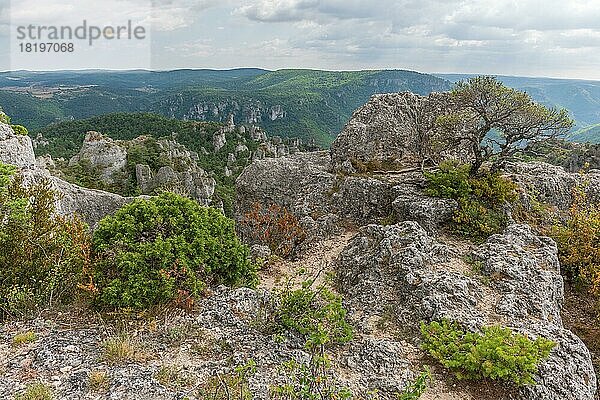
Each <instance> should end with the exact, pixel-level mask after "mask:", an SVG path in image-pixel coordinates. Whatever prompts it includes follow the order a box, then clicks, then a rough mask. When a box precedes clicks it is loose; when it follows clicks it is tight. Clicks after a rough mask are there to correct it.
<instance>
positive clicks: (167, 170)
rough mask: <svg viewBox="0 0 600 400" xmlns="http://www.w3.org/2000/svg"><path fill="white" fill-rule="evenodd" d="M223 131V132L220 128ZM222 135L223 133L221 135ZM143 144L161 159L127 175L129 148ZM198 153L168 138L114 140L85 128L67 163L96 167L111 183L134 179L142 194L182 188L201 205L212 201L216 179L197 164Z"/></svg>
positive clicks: (101, 177) (139, 165)
mask: <svg viewBox="0 0 600 400" xmlns="http://www.w3.org/2000/svg"><path fill="white" fill-rule="evenodd" d="M222 134H223V135H225V133H224V132H222ZM223 137H224V136H223ZM140 147H146V148H147V149H149V150H148V151H156V152H157V154H155V156H156V157H155V158H156V159H158V160H160V163H161V164H162V165H160V166H159V167H158V168H156V170H152V168H151V167H150V166H149V165H146V164H137V165H135V176H133V177H130V174H131V172H130V171H129V170H127V160H128V155H129V153H130V152H131V149H132V148H135V149H139V148H140ZM198 159H199V157H198V154H197V153H195V152H193V151H189V150H188V149H187V148H186V147H185V146H183V145H181V144H179V143H177V142H176V141H173V140H170V139H159V140H155V139H153V138H151V137H147V136H140V137H138V138H136V139H133V140H130V141H122V140H113V139H111V138H109V137H107V136H104V135H102V134H99V133H97V132H88V134H87V135H86V137H85V141H84V143H83V146H82V148H81V151H80V152H79V153H78V154H77V155H75V156H74V157H73V158H71V160H70V162H69V165H70V166H74V165H76V164H80V163H85V164H86V165H87V166H88V167H89V168H91V169H92V170H94V171H98V172H99V174H100V179H102V181H103V182H104V183H105V184H106V185H108V186H110V185H113V184H116V185H119V184H121V186H126V185H123V180H129V179H133V180H135V182H136V183H137V186H138V187H139V188H140V191H141V193H142V194H146V195H151V194H154V193H156V191H157V190H161V189H170V190H176V191H181V192H182V193H185V194H187V195H189V196H190V197H192V198H193V199H196V200H197V201H198V202H200V203H201V204H203V205H209V204H211V201H212V197H213V195H214V191H215V186H216V182H215V180H214V178H212V177H210V176H209V175H208V173H207V172H206V171H204V170H203V169H202V168H200V167H199V166H198V163H197V162H198Z"/></svg>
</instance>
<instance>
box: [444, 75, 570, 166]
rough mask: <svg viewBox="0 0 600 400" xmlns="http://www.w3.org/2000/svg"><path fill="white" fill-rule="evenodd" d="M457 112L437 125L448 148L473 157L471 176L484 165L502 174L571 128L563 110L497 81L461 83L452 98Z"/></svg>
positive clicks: (491, 79)
mask: <svg viewBox="0 0 600 400" xmlns="http://www.w3.org/2000/svg"><path fill="white" fill-rule="evenodd" d="M450 95H451V98H452V100H453V101H454V102H455V105H456V108H453V109H452V111H450V112H449V113H446V114H444V115H442V116H440V117H438V118H437V120H436V125H437V127H438V128H439V129H440V130H441V132H442V133H443V135H444V136H445V137H446V140H447V142H448V143H452V145H455V146H461V147H464V146H465V145H466V146H467V148H469V149H470V150H471V151H472V155H471V157H472V162H471V174H473V175H474V174H476V173H477V172H478V171H479V169H480V168H481V166H482V164H483V163H484V162H486V161H488V160H489V161H491V162H492V165H491V170H492V171H497V170H499V169H502V167H503V166H504V164H505V163H506V162H507V161H509V160H511V159H513V158H514V157H515V155H517V154H518V153H522V152H525V151H527V149H528V148H529V147H531V146H532V145H534V144H537V143H540V142H542V141H546V140H549V139H552V138H555V137H558V136H561V135H563V134H565V133H567V132H568V131H569V130H570V129H571V127H572V126H573V121H572V120H571V118H569V115H568V112H567V111H566V110H564V109H560V110H559V109H556V108H547V107H545V106H543V105H541V104H538V103H536V102H534V101H533V100H532V99H531V97H530V96H529V95H528V94H527V93H524V92H520V91H517V90H515V89H512V88H509V87H506V86H504V85H503V84H502V82H500V81H498V80H497V79H496V78H494V77H489V76H479V77H475V78H471V79H469V80H467V81H463V82H459V83H458V84H457V85H456V87H455V88H454V89H453V90H452V91H451V93H450Z"/></svg>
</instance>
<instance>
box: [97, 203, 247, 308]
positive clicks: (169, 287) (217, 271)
mask: <svg viewBox="0 0 600 400" xmlns="http://www.w3.org/2000/svg"><path fill="white" fill-rule="evenodd" d="M93 245H94V253H95V260H96V268H95V274H94V277H95V284H96V288H97V291H98V296H97V300H98V302H99V304H102V305H106V306H112V307H131V308H136V309H142V308H146V307H149V306H151V305H154V304H161V303H167V302H173V301H176V300H177V301H179V302H180V303H181V302H186V303H187V302H188V301H189V300H190V299H193V298H194V297H196V296H198V295H199V294H200V293H201V291H202V290H203V289H204V288H205V286H206V284H219V283H223V284H226V285H253V284H255V283H256V268H255V265H254V264H253V263H252V262H251V261H250V251H249V249H248V247H247V246H245V245H243V244H242V243H240V241H239V240H238V238H237V237H236V234H235V229H234V224H233V221H232V220H231V219H229V218H227V217H225V216H223V215H222V214H221V213H220V212H219V211H218V210H216V209H213V208H208V207H203V206H201V205H200V204H198V203H197V202H195V201H193V200H191V199H188V198H185V197H182V196H179V195H176V194H173V193H168V192H165V193H162V194H161V195H159V196H156V197H153V198H151V199H137V200H135V201H134V202H132V203H130V204H128V205H126V206H124V207H123V208H121V209H120V210H119V211H117V212H116V213H115V214H114V215H112V216H108V217H106V218H104V219H103V220H102V221H100V223H99V226H98V229H97V230H96V231H95V232H94V237H93Z"/></svg>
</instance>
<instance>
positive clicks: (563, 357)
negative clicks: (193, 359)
mask: <svg viewBox="0 0 600 400" xmlns="http://www.w3.org/2000/svg"><path fill="white" fill-rule="evenodd" d="M472 257H473V259H475V260H477V262H479V263H481V265H482V267H481V269H480V271H473V270H472V269H471V267H470V266H469V265H468V264H466V263H465V262H464V260H463V259H462V257H461V255H460V254H459V253H457V252H456V251H455V250H454V249H451V248H449V247H448V246H446V245H443V244H440V243H438V242H437V241H436V240H434V239H432V238H431V237H429V236H428V235H427V233H426V232H425V230H423V229H422V228H421V227H420V226H419V225H418V224H417V223H415V222H403V223H399V224H396V225H392V226H385V227H384V226H378V225H369V226H366V227H363V228H361V229H360V231H359V233H358V234H357V235H356V237H355V238H354V239H353V240H352V241H351V242H350V243H349V245H348V246H347V247H346V248H345V249H344V250H343V251H342V253H341V254H340V257H339V259H338V262H337V265H336V270H337V277H338V282H339V286H340V289H341V291H342V293H343V294H344V295H345V298H346V299H347V300H346V301H347V303H348V306H349V308H350V315H351V317H352V318H353V319H354V320H355V321H356V323H357V324H358V325H359V326H360V327H361V328H362V329H364V330H365V331H369V330H371V329H374V326H375V325H376V324H377V321H380V320H381V318H383V317H384V316H386V315H387V316H388V318H389V314H390V309H389V308H390V307H391V312H392V314H393V315H394V320H395V322H396V323H397V325H398V326H401V327H402V331H403V332H404V333H405V335H406V337H405V339H406V340H408V341H417V342H418V339H417V338H418V336H419V335H418V326H419V323H420V321H422V320H424V321H431V320H441V319H449V320H454V321H457V322H459V323H461V324H462V325H464V326H465V327H467V328H468V329H471V330H477V329H479V328H480V327H482V326H485V325H502V326H508V327H511V328H513V329H514V330H515V331H518V332H521V333H523V334H525V335H527V336H529V337H531V338H535V337H537V336H539V335H543V336H544V337H547V338H548V339H551V340H553V341H555V342H556V343H557V346H556V347H555V349H553V350H552V352H551V354H550V357H549V358H548V359H547V360H546V361H544V362H543V363H542V365H541V367H540V370H539V374H538V376H537V378H536V381H537V382H538V384H537V385H535V386H533V387H525V388H524V389H522V390H521V391H520V394H519V398H520V399H527V400H534V399H541V398H543V399H549V400H559V399H573V400H575V399H578V400H582V399H590V400H591V399H593V398H594V394H595V392H596V376H595V374H594V370H593V367H592V363H591V357H590V354H589V351H588V350H587V348H586V347H585V345H584V344H583V343H582V342H581V340H580V339H579V338H577V337H576V336H575V335H574V334H573V333H571V332H570V331H568V330H565V329H564V328H563V325H562V320H561V317H560V307H561V304H562V301H563V282H562V277H561V276H560V271H559V265H558V259H557V250H556V245H555V244H554V242H553V241H552V240H551V239H549V238H545V237H539V236H536V235H535V234H533V233H532V231H531V229H530V228H529V227H527V226H524V225H512V226H510V227H509V228H507V230H506V231H505V232H504V233H503V234H501V235H494V236H492V237H491V238H490V239H489V240H488V242H487V243H485V244H483V245H482V246H480V247H479V248H477V249H476V250H475V251H474V252H473V254H472ZM416 344H418V343H416Z"/></svg>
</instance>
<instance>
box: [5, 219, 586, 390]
mask: <svg viewBox="0 0 600 400" xmlns="http://www.w3.org/2000/svg"><path fill="white" fill-rule="evenodd" d="M444 241H446V243H444ZM492 246H495V247H493V252H490V250H491V248H492ZM464 251H467V252H471V253H472V254H477V255H479V256H480V257H481V258H482V259H483V260H485V264H484V267H483V268H482V269H481V270H477V269H474V268H473V266H472V265H469V264H468V263H467V262H465V261H464V260H465V258H464V255H465V254H463V252H464ZM520 260H521V261H520ZM525 260H535V263H536V264H535V266H534V267H535V268H533V270H532V269H530V268H528V261H525ZM322 268H324V269H325V270H326V271H332V272H336V273H337V274H338V276H339V282H338V290H339V291H340V292H341V293H342V294H343V295H344V297H345V298H346V299H347V301H346V302H345V305H346V307H347V308H348V310H349V312H350V314H349V316H350V320H351V321H352V324H353V325H354V327H355V330H356V335H355V338H354V340H353V341H352V342H350V343H349V344H347V345H345V346H342V347H339V348H336V349H335V350H333V355H334V360H335V365H336V374H337V375H338V377H339V380H340V383H341V384H344V385H346V386H348V387H350V388H351V389H353V391H354V393H356V394H357V395H358V396H359V398H366V393H367V392H368V391H369V390H372V389H378V390H379V391H380V394H381V395H382V396H383V398H390V399H391V398H393V394H394V393H395V392H398V391H400V390H402V389H403V388H404V387H405V386H406V385H407V384H408V383H410V382H411V381H412V380H413V379H415V377H416V376H417V374H418V372H419V370H420V369H421V368H422V366H423V365H432V366H433V380H432V384H431V387H430V388H429V389H428V390H427V392H426V393H425V395H424V396H423V398H424V399H440V400H446V399H447V400H450V399H473V400H474V399H484V400H485V399H490V400H491V399H539V398H544V399H586V398H589V399H591V398H593V393H594V392H595V375H594V372H593V370H592V369H591V362H590V356H589V353H588V351H587V349H586V348H585V346H584V345H583V344H582V343H581V341H580V340H579V339H578V338H577V337H575V335H573V334H572V333H571V332H569V331H567V330H565V329H563V328H562V324H561V322H560V321H561V318H560V313H559V310H560V308H559V307H560V304H561V301H562V279H561V278H560V275H559V274H558V272H557V271H556V249H555V246H553V244H552V243H550V242H548V241H547V240H545V239H543V238H538V237H537V236H535V235H533V234H531V232H530V231H529V230H528V229H527V228H526V227H523V226H519V225H515V226H513V227H511V228H509V230H507V233H505V234H504V235H498V236H497V237H493V238H491V239H490V241H489V242H488V243H487V244H484V245H481V246H478V247H474V246H472V245H470V244H468V243H466V242H458V241H456V239H440V241H437V240H435V239H432V238H431V237H429V236H428V235H427V233H426V232H425V231H424V230H422V229H421V228H420V227H419V226H418V225H416V224H415V223H409V222H406V223H400V224H397V225H391V226H386V227H383V226H377V225H371V226H368V227H365V228H361V230H360V231H359V232H352V231H350V232H344V233H342V234H341V235H339V236H338V235H336V236H333V237H331V238H329V239H327V240H324V241H322V242H318V243H315V244H314V245H313V246H312V248H311V251H308V252H305V253H304V254H303V255H302V256H301V257H299V258H298V259H297V260H295V261H279V262H275V263H273V264H271V265H269V267H268V269H267V270H265V271H262V273H261V274H262V284H261V287H260V288H259V289H258V290H251V289H228V288H225V287H219V288H216V289H215V290H214V291H212V292H210V293H207V296H206V297H205V298H203V299H201V300H200V301H199V302H198V303H197V304H196V306H195V307H194V308H193V309H192V310H190V311H189V312H186V311H183V310H177V309H164V310H153V312H151V313H148V314H146V315H135V316H134V315H129V316H126V315H122V314H121V315H120V314H115V315H111V314H92V315H90V313H89V310H86V309H82V310H81V311H80V313H78V312H76V311H68V312H65V313H64V314H56V313H54V314H49V313H46V314H42V315H41V316H40V317H39V318H37V319H35V320H32V321H27V322H9V323H6V324H4V325H3V327H2V328H1V330H0V336H1V338H2V340H1V341H0V343H1V344H0V360H2V361H0V372H1V374H2V375H1V377H0V397H2V398H12V397H13V396H14V395H15V394H16V393H19V392H20V391H22V390H23V389H24V388H25V386H26V385H27V384H28V383H31V382H38V381H39V382H44V383H47V384H49V385H51V386H52V387H53V388H54V390H55V393H56V394H57V396H56V398H60V399H178V398H180V399H182V398H185V397H188V398H190V399H193V398H202V397H197V396H198V393H199V392H198V390H199V389H200V388H202V387H203V385H204V384H205V382H206V380H207V379H208V378H209V377H210V376H213V375H214V374H216V373H219V372H225V371H228V370H230V369H231V368H232V367H234V366H236V365H240V364H243V363H244V362H245V361H247V360H248V359H253V360H255V361H256V363H257V368H258V369H257V373H256V375H254V376H253V377H252V378H251V379H250V381H249V383H250V387H251V389H252V391H253V393H255V398H267V397H268V394H267V393H268V389H269V387H270V385H272V384H273V383H274V382H277V380H278V379H282V377H281V375H280V373H279V372H278V367H279V366H280V364H281V363H282V362H284V361H286V360H288V359H290V358H296V359H300V360H302V359H306V358H308V354H307V353H305V351H304V348H303V342H302V340H300V339H299V338H298V337H295V336H294V335H291V334H290V335H288V336H286V338H285V340H283V341H281V340H280V339H277V338H276V337H275V335H273V334H271V333H269V332H265V331H264V330H263V329H261V327H263V326H264V323H265V321H266V320H268V317H266V315H265V312H267V313H268V308H265V307H264V305H265V304H267V303H268V298H269V296H270V295H269V291H270V290H272V289H273V288H277V287H278V285H279V284H280V283H281V282H285V281H286V280H287V279H288V278H291V279H296V280H298V279H302V278H303V277H310V276H312V275H314V274H315V273H317V272H318V271H319V270H321V269H322ZM524 282H531V283H532V284H531V285H529V284H527V285H525V284H524ZM443 317H448V318H450V317H452V318H453V319H458V320H461V321H463V322H464V323H466V324H469V323H472V324H476V325H480V324H482V323H500V324H502V325H510V326H514V327H515V328H517V329H519V330H520V331H522V332H526V333H528V334H530V335H533V336H535V335H536V334H544V335H545V336H547V337H551V338H552V339H554V340H556V341H557V342H558V343H559V346H558V348H557V349H555V350H554V351H553V353H552V355H551V357H550V359H549V360H548V361H546V362H545V363H544V365H543V366H542V368H541V370H540V377H539V381H540V382H543V383H542V385H538V386H535V387H531V388H527V389H525V390H521V391H516V390H515V389H511V388H510V387H505V386H502V385H498V384H492V383H490V382H483V383H480V384H474V383H471V382H469V383H467V382H461V381H456V380H455V379H454V378H453V377H452V376H450V375H449V374H448V373H447V372H445V371H444V370H443V369H441V368H437V367H435V362H434V361H433V360H431V359H428V357H427V356H426V355H425V353H424V352H422V351H421V350H420V349H419V347H418V345H419V341H418V335H417V334H416V333H415V329H416V327H417V326H416V324H417V323H418V321H420V320H421V319H426V318H429V319H439V318H443ZM24 332H33V333H34V334H35V337H34V338H32V339H31V341H30V342H28V343H22V344H17V343H16V342H15V338H16V337H18V336H17V335H19V334H22V333H24ZM115 348H116V349H115ZM99 375H101V376H104V377H105V378H104V380H103V382H102V383H101V384H98V383H94V382H95V380H94V379H95V378H94V377H97V376H99ZM363 396H364V397H363Z"/></svg>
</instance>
